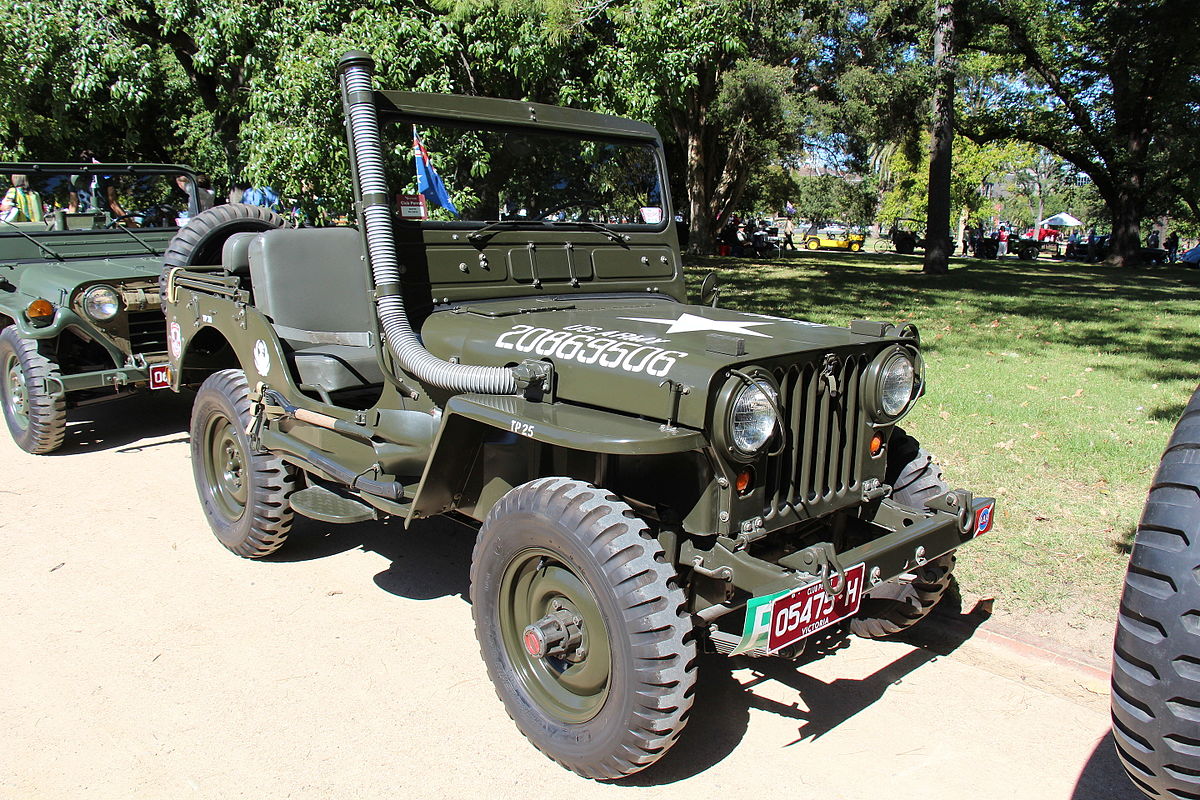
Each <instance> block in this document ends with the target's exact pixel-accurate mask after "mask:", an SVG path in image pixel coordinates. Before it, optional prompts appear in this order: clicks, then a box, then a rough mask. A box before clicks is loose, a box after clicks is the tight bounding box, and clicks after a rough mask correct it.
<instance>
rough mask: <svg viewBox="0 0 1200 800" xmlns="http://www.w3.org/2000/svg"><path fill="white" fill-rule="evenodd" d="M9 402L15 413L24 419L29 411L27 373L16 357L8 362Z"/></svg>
mask: <svg viewBox="0 0 1200 800" xmlns="http://www.w3.org/2000/svg"><path fill="white" fill-rule="evenodd" d="M8 403H9V407H10V408H11V409H12V412H13V414H15V415H16V416H17V417H18V418H20V419H24V418H25V417H26V416H27V415H28V413H29V391H28V388H27V387H26V385H25V373H24V371H22V369H21V365H20V364H19V363H18V362H17V360H16V359H15V358H14V359H12V360H10V362H9V364H8Z"/></svg>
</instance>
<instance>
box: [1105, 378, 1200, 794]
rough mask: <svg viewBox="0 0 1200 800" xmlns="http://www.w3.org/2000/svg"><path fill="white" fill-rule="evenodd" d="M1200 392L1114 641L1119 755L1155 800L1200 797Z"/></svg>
mask: <svg viewBox="0 0 1200 800" xmlns="http://www.w3.org/2000/svg"><path fill="white" fill-rule="evenodd" d="M1198 576H1200V388H1197V390H1196V392H1195V394H1193V395H1192V399H1191V402H1189V403H1188V405H1187V408H1186V409H1185V410H1184V412H1183V417H1182V418H1181V419H1180V420H1179V424H1178V425H1176V426H1175V432H1174V433H1173V434H1172V436H1171V439H1170V441H1169V442H1168V444H1167V449H1166V451H1165V452H1164V453H1163V456H1162V460H1161V462H1160V463H1159V467H1158V472H1157V473H1156V474H1155V476H1154V482H1153V483H1152V484H1151V486H1150V495H1149V497H1148V498H1147V499H1146V506H1145V508H1144V509H1143V510H1142V518H1141V521H1140V522H1139V524H1138V530H1137V537H1136V539H1135V540H1134V543H1133V552H1132V553H1131V555H1130V559H1129V569H1128V571H1127V572H1126V574H1125V590H1124V592H1123V593H1122V596H1121V606H1120V611H1119V612H1118V616H1117V633H1116V638H1115V641H1114V643H1113V669H1112V721H1113V730H1112V732H1113V739H1114V741H1115V743H1116V748H1117V755H1118V756H1119V757H1120V759H1121V763H1122V764H1123V765H1124V767H1125V771H1126V772H1127V773H1128V774H1129V778H1130V779H1131V780H1132V781H1133V782H1134V784H1136V785H1137V787H1138V788H1139V789H1141V790H1142V791H1143V792H1144V793H1145V794H1146V795H1147V796H1148V797H1154V798H1160V797H1161V798H1182V797H1200V578H1198Z"/></svg>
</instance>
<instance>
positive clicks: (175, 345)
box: [167, 322, 183, 361]
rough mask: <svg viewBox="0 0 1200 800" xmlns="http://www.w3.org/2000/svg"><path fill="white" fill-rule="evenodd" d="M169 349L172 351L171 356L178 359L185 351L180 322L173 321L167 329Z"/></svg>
mask: <svg viewBox="0 0 1200 800" xmlns="http://www.w3.org/2000/svg"><path fill="white" fill-rule="evenodd" d="M167 349H168V350H170V351H171V358H172V359H174V360H175V361H178V360H179V354H180V353H181V352H182V351H183V333H182V332H181V331H180V330H179V323H178V322H172V323H171V327H170V329H169V330H168V331H167Z"/></svg>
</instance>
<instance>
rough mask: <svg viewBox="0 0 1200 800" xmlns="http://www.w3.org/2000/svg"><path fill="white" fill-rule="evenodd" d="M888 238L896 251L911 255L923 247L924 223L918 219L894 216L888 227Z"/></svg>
mask: <svg viewBox="0 0 1200 800" xmlns="http://www.w3.org/2000/svg"><path fill="white" fill-rule="evenodd" d="M888 238H889V239H890V240H891V242H892V247H893V248H895V250H896V252H897V253H900V254H902V255H911V254H912V253H915V252H916V250H917V248H918V247H922V248H923V247H925V224H924V223H923V222H921V221H920V220H915V219H908V218H905V217H896V219H894V220H892V224H891V226H890V227H889V228H888Z"/></svg>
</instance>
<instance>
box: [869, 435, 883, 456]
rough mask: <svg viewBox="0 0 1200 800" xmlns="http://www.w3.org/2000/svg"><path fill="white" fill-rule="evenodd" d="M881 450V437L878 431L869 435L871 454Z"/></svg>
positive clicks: (874, 454)
mask: <svg viewBox="0 0 1200 800" xmlns="http://www.w3.org/2000/svg"><path fill="white" fill-rule="evenodd" d="M882 452H883V437H882V436H881V435H879V434H878V433H877V434H875V435H874V436H872V437H871V455H873V456H877V455H879V454H880V453H882Z"/></svg>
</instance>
